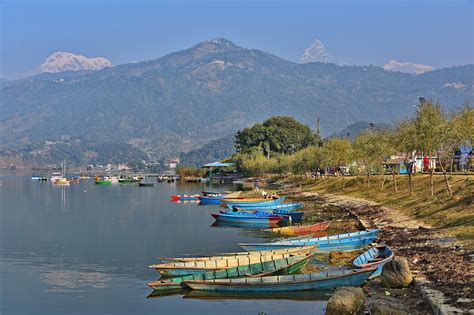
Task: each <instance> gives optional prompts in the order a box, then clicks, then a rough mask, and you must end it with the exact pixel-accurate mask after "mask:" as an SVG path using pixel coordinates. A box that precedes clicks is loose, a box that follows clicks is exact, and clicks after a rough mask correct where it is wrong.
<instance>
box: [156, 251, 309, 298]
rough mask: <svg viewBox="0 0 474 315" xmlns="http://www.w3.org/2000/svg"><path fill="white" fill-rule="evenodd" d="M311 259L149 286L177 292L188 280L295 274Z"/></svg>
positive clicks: (234, 268)
mask: <svg viewBox="0 0 474 315" xmlns="http://www.w3.org/2000/svg"><path fill="white" fill-rule="evenodd" d="M310 258H311V255H310V254H308V255H301V256H294V257H290V258H285V259H279V260H275V261H269V262H264V263H256V264H251V265H245V266H239V267H233V268H227V269H221V270H213V271H208V272H204V273H200V274H195V275H188V276H184V277H175V278H171V279H167V280H160V281H155V282H150V283H148V285H149V286H150V287H151V288H153V289H154V290H158V291H167V290H176V289H179V288H181V287H182V283H183V281H186V280H209V279H227V278H238V277H260V276H268V275H279V274H286V273H293V272H296V271H298V270H300V269H301V268H302V267H303V266H304V265H306V264H307V263H308V261H309V259H310Z"/></svg>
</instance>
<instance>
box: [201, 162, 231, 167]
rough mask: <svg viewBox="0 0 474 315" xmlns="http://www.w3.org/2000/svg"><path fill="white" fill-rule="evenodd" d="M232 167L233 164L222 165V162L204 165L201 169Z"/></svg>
mask: <svg viewBox="0 0 474 315" xmlns="http://www.w3.org/2000/svg"><path fill="white" fill-rule="evenodd" d="M229 166H234V163H222V162H213V163H209V164H205V165H204V166H203V167H229Z"/></svg>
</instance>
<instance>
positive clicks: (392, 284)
mask: <svg viewBox="0 0 474 315" xmlns="http://www.w3.org/2000/svg"><path fill="white" fill-rule="evenodd" d="M380 281H381V283H382V286H384V287H386V288H406V287H407V286H409V285H410V284H411V283H412V282H413V275H412V273H411V270H410V267H409V266H408V261H407V259H406V258H405V257H395V258H394V259H392V260H391V261H389V262H387V263H386V264H385V265H384V266H383V269H382V274H381V275H380Z"/></svg>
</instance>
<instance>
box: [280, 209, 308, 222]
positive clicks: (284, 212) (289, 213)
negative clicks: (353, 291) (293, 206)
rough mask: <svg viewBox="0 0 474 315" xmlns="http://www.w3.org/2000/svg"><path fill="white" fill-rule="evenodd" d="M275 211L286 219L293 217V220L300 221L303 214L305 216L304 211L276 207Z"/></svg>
mask: <svg viewBox="0 0 474 315" xmlns="http://www.w3.org/2000/svg"><path fill="white" fill-rule="evenodd" d="M273 213H274V214H278V215H281V216H283V217H284V218H285V219H289V218H291V221H292V222H299V221H301V220H302V219H303V216H304V212H297V211H291V210H284V209H274V210H273Z"/></svg>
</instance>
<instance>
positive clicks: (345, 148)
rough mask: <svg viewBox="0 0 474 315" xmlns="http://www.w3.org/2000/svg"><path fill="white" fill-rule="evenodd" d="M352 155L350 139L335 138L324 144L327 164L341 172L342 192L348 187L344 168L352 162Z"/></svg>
mask: <svg viewBox="0 0 474 315" xmlns="http://www.w3.org/2000/svg"><path fill="white" fill-rule="evenodd" d="M352 153H353V151H352V145H351V142H350V141H349V140H348V139H339V138H333V139H330V140H328V141H327V142H326V143H325V144H324V160H325V164H326V165H327V166H332V167H334V169H337V168H339V169H340V170H341V175H342V190H344V189H345V187H346V182H345V171H344V170H343V169H342V168H343V167H346V166H347V165H348V164H349V163H351V162H352Z"/></svg>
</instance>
